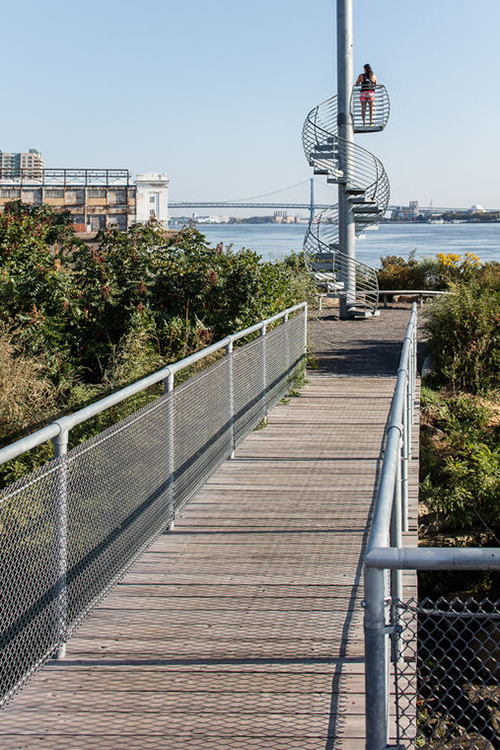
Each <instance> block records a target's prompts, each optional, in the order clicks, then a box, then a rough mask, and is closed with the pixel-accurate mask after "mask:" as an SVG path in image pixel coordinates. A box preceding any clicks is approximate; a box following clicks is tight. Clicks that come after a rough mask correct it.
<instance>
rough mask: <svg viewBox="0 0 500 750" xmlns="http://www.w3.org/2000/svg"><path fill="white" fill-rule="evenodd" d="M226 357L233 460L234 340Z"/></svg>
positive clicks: (234, 446) (234, 444)
mask: <svg viewBox="0 0 500 750" xmlns="http://www.w3.org/2000/svg"><path fill="white" fill-rule="evenodd" d="M226 357H227V358H228V368H229V369H228V381H229V383H228V384H229V430H230V433H231V458H234V451H235V449H236V430H235V425H234V367H233V340H232V339H229V343H228V344H226Z"/></svg>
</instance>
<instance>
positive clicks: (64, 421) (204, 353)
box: [0, 302, 307, 465]
mask: <svg viewBox="0 0 500 750" xmlns="http://www.w3.org/2000/svg"><path fill="white" fill-rule="evenodd" d="M305 307H307V303H306V302H301V303H300V304H298V305H294V306H293V307H289V308H288V309H287V310H283V312H280V313H277V314H276V315H273V316H272V317H270V318H266V320H263V321H260V322H259V323H256V324H255V325H253V326H250V327H249V328H245V329H244V330H243V331H239V332H237V333H232V334H230V335H229V336H226V337H225V338H223V339H221V340H220V341H217V342H216V343H214V344H211V345H210V346H207V347H205V348H204V349H200V351H198V352H195V353H194V354H191V355H189V357H185V358H184V359H181V360H179V362H174V363H173V364H171V365H167V366H166V367H163V368H162V369H161V370H157V371H156V372H154V373H152V374H151V375H148V376H146V377H145V378H141V379H140V380H137V381H136V382H135V383H132V384H131V385H128V386H126V387H125V388H121V389H120V390H119V391H116V393H112V394H111V395H109V396H105V397H104V398H102V399H100V400H99V401H96V402H95V403H94V404H90V406H86V407H85V408H83V409H79V410H78V411H76V412H74V413H73V414H69V415H67V416H65V417H61V418H60V419H57V420H55V421H54V422H52V423H51V424H50V425H47V427H43V428H42V429H41V430H37V431H36V432H33V433H31V434H30V435H27V436H26V437H23V438H20V439H19V440H16V441H15V442H14V443H11V444H10V445H7V446H5V447H4V448H0V465H1V464H4V463H6V462H7V461H10V460H12V459H13V458H17V457H18V456H20V455H22V454H23V453H26V452H27V451H29V450H31V449H33V448H36V447H37V446H39V445H42V444H43V443H45V442H47V441H48V440H53V439H57V438H59V437H60V436H61V435H62V434H63V433H67V432H69V430H71V429H72V428H73V427H76V425H79V424H82V422H86V421H87V420H88V419H91V418H92V417H95V416H96V415H97V414H101V413H102V412H103V411H106V410H107V409H110V408H111V407H112V406H116V405H117V404H119V403H121V402H122V401H125V399H127V398H130V397H131V396H135V395H136V394H138V393H140V392H141V391H144V390H146V388H150V387H151V386H152V385H156V384H157V383H160V382H163V383H164V384H165V388H167V384H168V382H169V381H170V384H171V385H170V386H169V387H172V385H173V378H174V377H175V374H176V373H178V372H180V371H181V370H184V369H186V367H189V366H190V365H193V364H195V363H196V362H199V361H200V360H202V359H204V358H205V357H208V356H210V355H211V354H214V353H215V352H217V351H220V350H221V349H224V350H226V351H227V349H228V347H230V346H232V345H233V344H234V342H235V341H239V340H240V339H243V338H245V337H246V336H250V335H251V334H252V333H256V332H258V331H262V330H263V329H265V328H267V326H269V325H271V324H272V323H275V322H277V321H278V320H281V319H285V318H288V316H289V315H291V314H292V313H294V312H296V311H297V310H301V309H303V308H305Z"/></svg>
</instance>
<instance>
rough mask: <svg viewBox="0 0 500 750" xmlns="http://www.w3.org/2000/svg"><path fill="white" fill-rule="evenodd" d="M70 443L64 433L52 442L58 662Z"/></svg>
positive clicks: (63, 636) (62, 642) (64, 618)
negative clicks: (55, 505)
mask: <svg viewBox="0 0 500 750" xmlns="http://www.w3.org/2000/svg"><path fill="white" fill-rule="evenodd" d="M68 440H69V430H68V429H63V430H61V432H60V433H59V435H57V436H56V437H54V438H52V443H53V445H54V453H55V457H56V458H58V459H59V468H58V470H57V501H58V508H57V518H56V545H57V548H56V550H57V551H56V554H57V586H56V596H57V635H56V639H57V643H58V646H57V651H56V654H55V658H56V659H64V657H65V656H66V641H67V629H68V585H67V582H68V579H67V574H68V465H67V458H66V456H67V453H68Z"/></svg>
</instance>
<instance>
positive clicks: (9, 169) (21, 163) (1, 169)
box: [0, 148, 45, 179]
mask: <svg viewBox="0 0 500 750" xmlns="http://www.w3.org/2000/svg"><path fill="white" fill-rule="evenodd" d="M44 167H45V164H44V161H43V159H42V155H41V153H40V152H39V151H37V150H36V148H30V150H29V151H28V153H7V152H6V151H0V179H12V178H18V177H20V176H21V174H23V175H24V176H25V177H26V178H30V179H40V178H41V176H42V174H43V169H44Z"/></svg>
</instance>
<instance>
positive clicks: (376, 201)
mask: <svg viewBox="0 0 500 750" xmlns="http://www.w3.org/2000/svg"><path fill="white" fill-rule="evenodd" d="M358 89H359V87H354V89H353V93H352V96H351V118H352V121H353V127H354V132H367V133H368V132H378V131H380V130H383V128H385V126H386V124H387V121H388V118H389V113H390V104H389V97H388V95H387V91H386V89H385V87H384V86H378V85H377V86H376V87H375V104H374V109H373V121H372V124H369V123H368V124H367V125H364V124H363V121H362V116H361V105H360V103H359V95H358V93H359V92H358ZM337 115H338V112H337V97H336V96H334V97H331V98H330V99H327V100H326V101H324V102H322V103H321V104H319V105H318V106H317V107H315V108H314V109H312V110H311V111H310V112H309V114H308V115H307V117H306V120H305V122H304V126H303V129H302V145H303V148H304V153H305V155H306V158H307V160H308V162H309V165H310V166H311V167H313V171H314V174H317V175H324V176H325V177H326V181H327V182H329V183H332V184H341V185H343V186H344V190H345V191H346V193H347V194H348V195H349V203H350V206H351V211H352V213H353V216H354V226H355V234H356V236H358V237H359V236H360V235H362V234H363V232H364V231H365V230H366V229H367V227H369V226H371V225H373V224H376V223H377V222H378V221H379V220H380V219H381V218H382V217H383V216H384V213H385V211H386V210H387V208H388V206H389V199H390V185H389V179H388V176H387V173H386V171H385V169H384V165H383V164H382V162H381V161H380V159H378V158H377V157H376V156H375V155H374V154H372V153H371V152H370V151H367V150H366V149H364V148H362V147H361V146H358V145H355V144H353V143H349V142H348V141H346V140H345V139H343V138H340V137H339V135H338V126H337ZM345 163H349V164H350V165H351V168H350V177H349V184H347V179H346V177H345V175H344V173H343V171H342V169H341V168H340V164H345ZM304 256H305V259H306V263H307V265H308V267H309V270H310V272H311V274H312V275H313V277H314V278H315V279H316V281H318V282H319V283H321V284H322V285H326V287H327V289H328V291H329V292H331V293H333V294H337V295H339V296H340V295H342V294H343V293H344V287H345V280H346V279H347V278H348V277H347V273H348V272H349V273H351V269H350V268H349V265H351V264H352V263H354V264H355V268H356V280H357V277H358V276H360V277H361V278H362V279H363V283H362V284H361V286H360V294H359V295H357V299H356V300H355V301H354V302H353V303H351V304H352V306H353V307H356V305H359V304H361V306H362V307H364V308H366V309H369V310H371V311H372V312H375V311H376V309H377V305H378V281H377V274H376V271H375V269H374V268H371V267H370V266H368V265H367V264H360V262H359V261H356V260H353V259H348V256H347V255H346V254H345V253H343V252H342V251H341V250H340V248H339V227H338V206H337V205H334V206H331V207H330V208H327V209H324V210H323V211H321V212H320V213H318V214H316V215H315V216H314V217H312V218H311V221H310V223H309V227H308V230H307V232H306V236H305V239H304ZM370 268H371V270H368V269H370Z"/></svg>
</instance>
